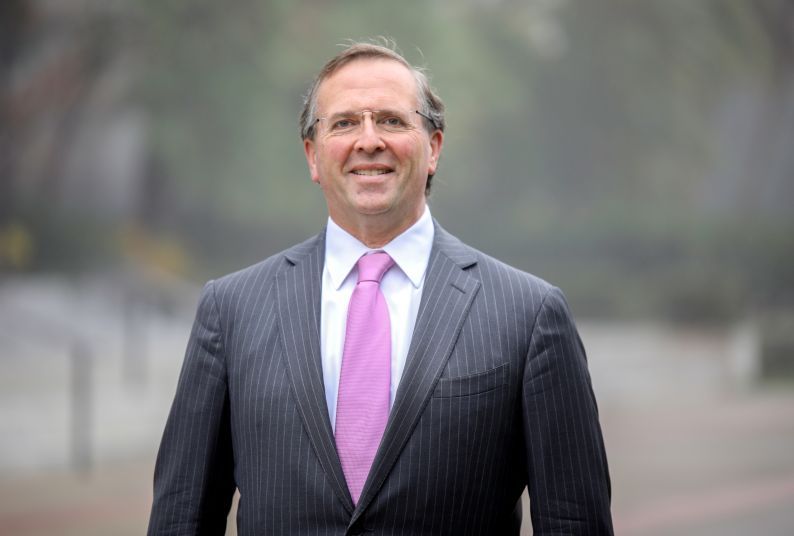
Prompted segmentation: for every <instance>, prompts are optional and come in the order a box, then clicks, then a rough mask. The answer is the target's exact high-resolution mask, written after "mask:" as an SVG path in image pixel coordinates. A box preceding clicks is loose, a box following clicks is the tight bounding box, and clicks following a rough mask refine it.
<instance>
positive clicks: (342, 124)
mask: <svg viewBox="0 0 794 536" xmlns="http://www.w3.org/2000/svg"><path fill="white" fill-rule="evenodd" d="M354 124H355V123H353V121H351V120H350V119H340V120H339V121H336V122H335V123H334V124H333V125H331V128H333V129H334V130H344V129H347V128H350V127H352V126H353V125H354Z"/></svg>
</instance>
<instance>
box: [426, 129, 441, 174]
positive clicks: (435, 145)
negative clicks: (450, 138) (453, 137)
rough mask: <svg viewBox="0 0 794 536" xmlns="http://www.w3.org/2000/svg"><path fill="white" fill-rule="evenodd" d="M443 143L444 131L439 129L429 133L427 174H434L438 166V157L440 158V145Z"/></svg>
mask: <svg viewBox="0 0 794 536" xmlns="http://www.w3.org/2000/svg"><path fill="white" fill-rule="evenodd" d="M443 145H444V133H443V132H441V131H440V130H436V131H434V132H433V133H432V134H431V135H430V159H429V160H428V162H427V173H428V175H434V174H435V173H436V168H437V167H438V159H439V158H441V147H442V146H443Z"/></svg>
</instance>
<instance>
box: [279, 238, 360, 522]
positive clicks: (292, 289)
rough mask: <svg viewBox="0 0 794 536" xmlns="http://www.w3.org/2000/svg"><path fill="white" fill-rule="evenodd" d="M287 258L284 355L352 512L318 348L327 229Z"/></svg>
mask: <svg viewBox="0 0 794 536" xmlns="http://www.w3.org/2000/svg"><path fill="white" fill-rule="evenodd" d="M286 257H287V260H288V261H289V264H288V266H287V268H286V269H285V270H284V271H283V272H282V273H281V274H279V281H278V283H277V285H276V289H277V293H278V311H279V323H280V331H281V335H282V342H283V344H284V359H285V361H286V365H287V372H288V376H289V379H290V381H291V383H292V388H293V391H294V393H295V403H296V404H297V406H298V410H299V413H300V416H301V419H302V420H303V427H304V429H305V430H306V434H307V435H308V436H309V440H310V441H311V444H312V447H313V448H314V451H315V453H316V454H317V457H318V458H319V460H320V464H321V465H322V467H323V469H324V470H325V473H326V474H327V476H328V480H329V482H330V483H331V487H332V488H333V489H334V491H335V492H336V494H337V495H338V496H339V499H340V500H341V502H342V504H343V505H344V507H345V509H346V510H347V511H348V513H352V512H353V501H352V499H351V498H350V492H349V491H348V488H347V483H346V481H345V476H344V473H343V472H342V465H341V463H340V462H339V455H338V454H337V452H336V444H335V442H334V438H333V432H332V430H331V423H330V421H329V420H328V405H327V404H326V402H325V387H324V385H323V376H322V366H321V353H320V299H321V289H322V270H323V263H324V259H325V232H322V233H320V235H319V236H318V237H316V238H315V239H313V240H310V241H309V242H306V243H305V244H303V245H301V246H298V247H297V248H295V249H293V250H290V251H289V252H287V253H286Z"/></svg>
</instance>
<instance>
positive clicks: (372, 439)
mask: <svg viewBox="0 0 794 536" xmlns="http://www.w3.org/2000/svg"><path fill="white" fill-rule="evenodd" d="M392 266H394V261H393V260H392V258H391V257H389V255H388V254H386V253H383V252H379V253H373V254H371V255H364V256H363V257H361V258H360V259H359V260H358V283H356V288H355V290H353V295H352V296H351V297H350V305H349V306H348V311H347V329H346V331H345V349H344V354H343V355H342V374H341V377H340V378H339V394H338V398H337V403H336V448H337V450H338V452H339V459H340V460H341V462H342V469H343V470H344V472H345V478H346V479H347V486H348V488H350V495H351V496H352V497H353V504H356V503H358V499H359V497H360V496H361V490H362V489H363V487H364V482H365V481H366V480H367V475H368V474H369V469H370V467H371V466H372V461H373V460H374V459H375V452H376V451H377V450H378V445H379V444H380V439H381V437H382V436H383V430H384V429H385V428H386V420H387V419H388V417H389V390H390V387H391V385H390V384H391V325H390V322H389V309H388V307H387V306H386V299H385V298H384V297H383V293H382V292H381V290H380V280H381V279H382V278H383V275H384V274H385V273H386V272H387V271H388V270H389V268H391V267H392Z"/></svg>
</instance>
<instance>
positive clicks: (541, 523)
mask: <svg viewBox="0 0 794 536" xmlns="http://www.w3.org/2000/svg"><path fill="white" fill-rule="evenodd" d="M522 391H523V392H522V416H523V427H524V430H523V432H524V440H525V445H526V461H527V469H528V488H529V497H530V512H531V517H532V526H533V530H534V534H535V535H536V536H540V535H550V534H554V535H562V534H570V535H574V534H575V535H584V534H587V535H591V534H592V535H602V534H608V535H609V534H612V533H613V529H612V518H611V514H610V496H611V485H610V480H609V470H608V468H607V459H606V452H605V450H604V441H603V438H602V435H601V428H600V425H599V423H598V408H597V406H596V401H595V396H594V394H593V389H592V386H591V383H590V375H589V373H588V371H587V360H586V356H585V351H584V347H583V345H582V342H581V339H580V338H579V334H578V333H577V331H576V327H575V325H574V323H573V319H572V317H571V314H570V311H569V309H568V305H567V303H566V301H565V297H564V296H563V294H562V292H561V291H560V290H559V289H557V288H551V289H550V291H549V292H548V294H547V295H546V296H545V298H544V300H543V303H542V305H541V306H540V308H539V310H538V313H537V317H536V318H535V326H534V328H533V330H532V335H531V338H530V343H529V351H528V354H527V357H526V364H525V369H524V380H523V388H522Z"/></svg>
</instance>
